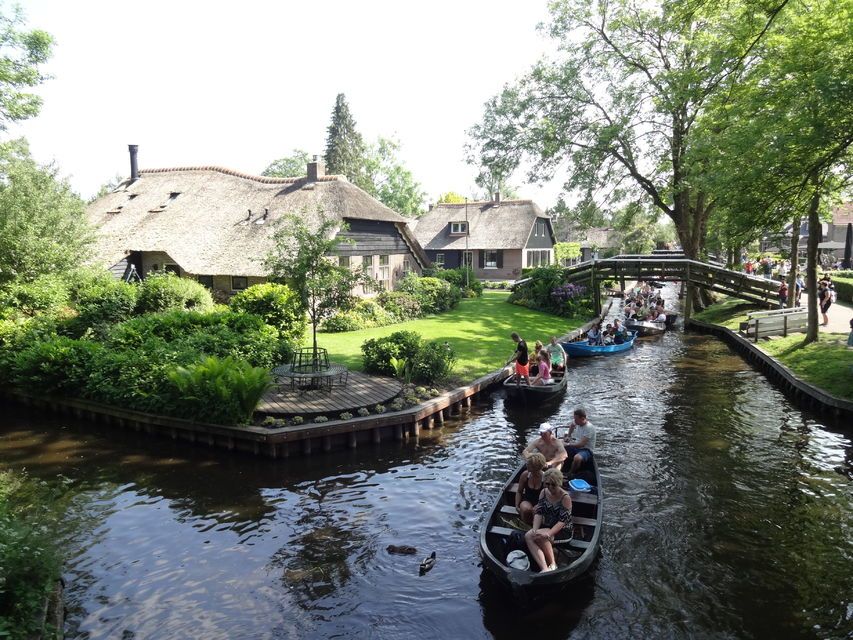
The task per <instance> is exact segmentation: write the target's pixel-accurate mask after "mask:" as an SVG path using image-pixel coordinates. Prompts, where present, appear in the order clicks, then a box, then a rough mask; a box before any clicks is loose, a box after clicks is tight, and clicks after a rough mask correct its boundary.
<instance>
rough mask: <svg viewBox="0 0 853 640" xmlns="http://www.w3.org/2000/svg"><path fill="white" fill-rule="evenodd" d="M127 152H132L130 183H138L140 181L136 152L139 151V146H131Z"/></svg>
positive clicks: (128, 146)
mask: <svg viewBox="0 0 853 640" xmlns="http://www.w3.org/2000/svg"><path fill="white" fill-rule="evenodd" d="M127 150H128V151H130V181H131V182H136V181H137V180H139V166H138V165H137V164H136V152H137V151H138V150H139V145H138V144H129V145H127Z"/></svg>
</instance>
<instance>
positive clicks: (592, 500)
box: [509, 482, 598, 504]
mask: <svg viewBox="0 0 853 640" xmlns="http://www.w3.org/2000/svg"><path fill="white" fill-rule="evenodd" d="M509 492H510V493H518V483H517V482H514V483H513V484H511V485H510V487H509ZM569 497H570V498H571V499H572V502H580V503H583V504H598V496H597V495H595V494H594V493H584V492H582V491H569Z"/></svg>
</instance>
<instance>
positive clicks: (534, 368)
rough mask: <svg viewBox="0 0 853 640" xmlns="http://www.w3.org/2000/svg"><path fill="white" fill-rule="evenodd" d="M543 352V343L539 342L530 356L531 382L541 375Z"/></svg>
mask: <svg viewBox="0 0 853 640" xmlns="http://www.w3.org/2000/svg"><path fill="white" fill-rule="evenodd" d="M540 351H542V341H541V340H537V341H536V345H535V346H534V347H533V353H531V354H530V378H531V380H532V379H533V378H534V377H536V376H537V375H539V358H538V357H537V356H539V352H540Z"/></svg>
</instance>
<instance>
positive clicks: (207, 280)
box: [195, 276, 213, 290]
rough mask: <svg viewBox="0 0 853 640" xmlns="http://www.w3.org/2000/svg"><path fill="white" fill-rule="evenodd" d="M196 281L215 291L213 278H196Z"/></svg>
mask: <svg viewBox="0 0 853 640" xmlns="http://www.w3.org/2000/svg"><path fill="white" fill-rule="evenodd" d="M195 279H196V281H197V282H198V283H199V284H200V285H203V286H205V287H207V288H208V289H211V290H212V289H213V276H196V277H195Z"/></svg>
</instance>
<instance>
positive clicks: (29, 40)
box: [0, 7, 53, 130]
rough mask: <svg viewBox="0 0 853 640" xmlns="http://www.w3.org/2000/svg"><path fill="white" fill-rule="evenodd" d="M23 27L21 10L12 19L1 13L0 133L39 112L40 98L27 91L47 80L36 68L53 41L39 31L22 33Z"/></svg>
mask: <svg viewBox="0 0 853 640" xmlns="http://www.w3.org/2000/svg"><path fill="white" fill-rule="evenodd" d="M23 25H24V15H23V12H22V11H21V9H20V7H15V8H13V9H12V11H11V15H6V14H5V13H0V130H5V129H6V127H7V126H8V124H9V123H10V122H16V121H18V120H26V119H27V118H32V117H33V116H35V115H37V114H38V112H39V110H40V109H41V103H42V100H41V98H40V97H39V96H37V95H36V94H34V93H30V92H28V91H27V90H28V89H31V88H33V87H37V86H38V85H40V84H41V83H42V82H44V80H46V79H47V76H45V75H44V74H43V73H42V72H41V71H40V69H39V67H40V65H43V64H44V63H45V62H47V60H48V58H49V57H50V54H51V47H52V45H53V38H52V37H51V36H50V35H49V34H48V33H46V32H44V31H40V30H38V29H33V30H31V31H26V30H23Z"/></svg>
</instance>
